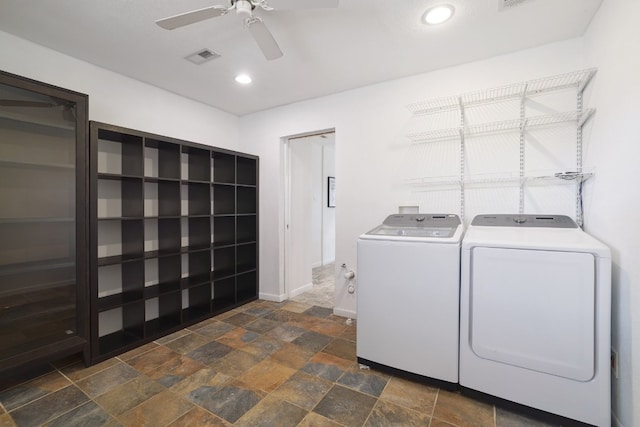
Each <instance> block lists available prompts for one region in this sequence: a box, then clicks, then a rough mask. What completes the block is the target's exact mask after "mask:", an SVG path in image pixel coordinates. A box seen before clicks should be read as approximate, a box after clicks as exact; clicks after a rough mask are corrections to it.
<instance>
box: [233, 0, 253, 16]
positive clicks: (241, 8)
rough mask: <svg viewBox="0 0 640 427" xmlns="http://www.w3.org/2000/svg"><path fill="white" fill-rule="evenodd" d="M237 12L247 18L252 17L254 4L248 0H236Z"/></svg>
mask: <svg viewBox="0 0 640 427" xmlns="http://www.w3.org/2000/svg"><path fill="white" fill-rule="evenodd" d="M235 6H236V14H237V15H240V16H243V17H245V18H250V17H251V10H252V9H253V7H254V6H253V5H252V4H251V2H250V1H248V0H236V2H235Z"/></svg>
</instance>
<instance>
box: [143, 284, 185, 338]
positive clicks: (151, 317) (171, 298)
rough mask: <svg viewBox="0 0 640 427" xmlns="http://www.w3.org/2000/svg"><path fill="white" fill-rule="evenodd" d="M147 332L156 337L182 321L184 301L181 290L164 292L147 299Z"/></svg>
mask: <svg viewBox="0 0 640 427" xmlns="http://www.w3.org/2000/svg"><path fill="white" fill-rule="evenodd" d="M145 313H146V314H147V316H148V317H147V318H146V321H145V334H146V335H147V336H149V337H156V336H159V335H161V334H162V333H163V332H165V331H170V330H171V329H174V328H176V327H177V326H179V325H180V324H181V322H182V317H181V313H182V301H181V297H180V291H176V292H173V293H167V294H162V295H160V296H158V297H156V298H152V299H148V300H146V301H145Z"/></svg>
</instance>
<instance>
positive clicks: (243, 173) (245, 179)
mask: <svg viewBox="0 0 640 427" xmlns="http://www.w3.org/2000/svg"><path fill="white" fill-rule="evenodd" d="M256 163H257V160H256V159H252V158H248V157H240V156H238V157H237V158H236V174H237V177H236V183H237V184H241V185H253V186H255V185H256V184H257V180H258V176H257V173H258V168H257V167H256Z"/></svg>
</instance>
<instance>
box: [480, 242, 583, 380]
mask: <svg viewBox="0 0 640 427" xmlns="http://www.w3.org/2000/svg"><path fill="white" fill-rule="evenodd" d="M471 265H472V267H471V284H470V302H471V307H470V310H471V313H470V317H469V321H470V324H469V330H470V341H471V342H470V345H471V348H472V349H473V352H474V353H475V354H476V355H477V356H478V357H481V358H484V359H489V360H493V361H496V362H501V363H506V364H510V365H514V366H519V367H522V368H526V369H531V370H534V371H538V372H544V373H548V374H552V375H558V376H561V377H565V378H569V379H573V380H578V381H588V380H590V379H591V378H592V377H593V375H594V369H595V368H594V353H595V331H594V324H595V259H594V256H593V255H592V254H588V253H575V252H557V251H542V250H522V249H503V248H486V247H480V248H474V249H473V251H472V261H471Z"/></svg>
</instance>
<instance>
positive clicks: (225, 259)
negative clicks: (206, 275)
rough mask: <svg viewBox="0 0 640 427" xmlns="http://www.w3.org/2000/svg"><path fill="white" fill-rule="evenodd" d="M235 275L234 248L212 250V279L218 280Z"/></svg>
mask: <svg viewBox="0 0 640 427" xmlns="http://www.w3.org/2000/svg"><path fill="white" fill-rule="evenodd" d="M235 273H236V248H235V247H233V246H231V247H225V248H217V249H214V250H213V278H214V280H218V279H221V278H224V277H227V276H232V275H234V274H235Z"/></svg>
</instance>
